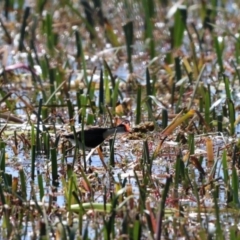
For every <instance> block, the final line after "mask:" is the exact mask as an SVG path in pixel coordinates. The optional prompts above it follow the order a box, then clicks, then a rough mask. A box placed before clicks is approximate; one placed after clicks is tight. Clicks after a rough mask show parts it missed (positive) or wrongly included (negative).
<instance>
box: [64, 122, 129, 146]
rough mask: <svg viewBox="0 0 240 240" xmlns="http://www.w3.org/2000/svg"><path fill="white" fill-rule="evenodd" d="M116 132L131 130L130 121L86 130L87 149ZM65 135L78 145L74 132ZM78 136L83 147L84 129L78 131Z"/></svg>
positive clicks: (85, 141) (85, 142)
mask: <svg viewBox="0 0 240 240" xmlns="http://www.w3.org/2000/svg"><path fill="white" fill-rule="evenodd" d="M115 132H116V133H127V132H130V126H129V122H127V123H126V122H122V123H121V124H119V125H118V126H117V127H112V128H100V127H93V128H89V129H87V130H84V146H85V149H87V150H89V149H92V148H96V147H97V146H98V145H100V144H101V143H102V142H104V140H105V139H107V138H108V137H109V136H111V135H113V134H115ZM63 137H64V138H66V139H68V140H69V141H70V142H72V144H73V145H76V142H75V137H74V133H69V134H64V135H63ZM76 138H77V140H78V143H79V146H80V147H81V148H83V142H82V131H77V132H76Z"/></svg>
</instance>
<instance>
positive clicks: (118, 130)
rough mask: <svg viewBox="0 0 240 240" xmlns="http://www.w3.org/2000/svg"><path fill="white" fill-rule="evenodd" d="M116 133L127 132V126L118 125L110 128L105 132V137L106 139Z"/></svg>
mask: <svg viewBox="0 0 240 240" xmlns="http://www.w3.org/2000/svg"><path fill="white" fill-rule="evenodd" d="M115 132H116V133H124V132H126V130H125V127H124V126H118V127H114V128H108V129H107V130H106V131H105V132H104V133H103V138H104V139H106V138H108V137H109V136H111V135H113V134H115Z"/></svg>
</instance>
